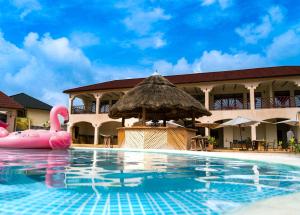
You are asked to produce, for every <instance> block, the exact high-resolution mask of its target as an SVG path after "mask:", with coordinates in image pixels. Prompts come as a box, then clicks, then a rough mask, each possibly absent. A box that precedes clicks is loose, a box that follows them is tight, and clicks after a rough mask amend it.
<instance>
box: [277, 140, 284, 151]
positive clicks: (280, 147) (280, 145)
mask: <svg viewBox="0 0 300 215" xmlns="http://www.w3.org/2000/svg"><path fill="white" fill-rule="evenodd" d="M282 144H283V142H282V141H278V142H277V146H278V150H280V151H281V150H282Z"/></svg>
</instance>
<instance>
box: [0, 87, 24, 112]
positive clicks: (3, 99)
mask: <svg viewBox="0 0 300 215" xmlns="http://www.w3.org/2000/svg"><path fill="white" fill-rule="evenodd" d="M0 108H11V109H22V108H23V107H22V105H20V104H19V103H18V102H16V101H15V100H13V99H12V98H10V97H9V96H8V95H6V94H5V93H3V92H2V91H0Z"/></svg>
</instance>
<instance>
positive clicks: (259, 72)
mask: <svg viewBox="0 0 300 215" xmlns="http://www.w3.org/2000/svg"><path fill="white" fill-rule="evenodd" d="M295 75H300V66H279V67H265V68H254V69H243V70H231V71H222V72H207V73H192V74H185V75H173V76H165V77H166V78H167V79H168V80H169V81H171V82H172V83H173V84H186V83H201V82H202V83H203V82H213V81H227V80H242V79H255V78H273V77H284V76H295ZM143 79H144V78H135V79H123V80H114V81H108V82H103V83H98V84H93V85H88V86H83V87H77V88H73V89H68V90H65V91H64V93H72V92H81V91H94V90H111V89H122V88H131V87H134V86H135V85H137V84H138V83H139V82H141V81H142V80H143Z"/></svg>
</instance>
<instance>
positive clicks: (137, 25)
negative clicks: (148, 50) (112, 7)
mask: <svg viewBox="0 0 300 215" xmlns="http://www.w3.org/2000/svg"><path fill="white" fill-rule="evenodd" d="M130 13H131V14H130V15H129V16H128V17H126V18H125V19H124V20H123V23H124V24H125V26H126V27H127V28H128V29H129V30H132V31H134V32H136V33H138V34H139V35H146V34H148V33H149V32H151V30H152V29H153V25H154V24H155V23H157V22H159V21H163V20H169V19H170V18H171V16H170V15H168V14H165V12H164V10H163V9H161V8H154V9H152V10H150V11H144V10H142V9H134V10H132V11H131V12H130Z"/></svg>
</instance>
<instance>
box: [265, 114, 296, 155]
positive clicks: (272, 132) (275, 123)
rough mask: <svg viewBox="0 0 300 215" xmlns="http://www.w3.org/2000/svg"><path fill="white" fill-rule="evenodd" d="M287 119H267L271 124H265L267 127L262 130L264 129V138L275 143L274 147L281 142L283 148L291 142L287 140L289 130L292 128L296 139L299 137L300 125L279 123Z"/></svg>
mask: <svg viewBox="0 0 300 215" xmlns="http://www.w3.org/2000/svg"><path fill="white" fill-rule="evenodd" d="M284 120H287V118H272V119H266V120H265V121H267V122H271V123H272V124H271V123H270V124H265V127H264V128H262V129H261V130H262V131H264V132H265V133H264V138H265V140H266V141H267V142H269V143H273V145H274V147H277V146H278V144H279V143H280V144H281V146H282V148H283V149H285V148H287V147H288V145H289V143H288V140H287V132H288V131H289V130H292V131H293V133H294V136H295V138H296V141H297V140H298V139H299V136H300V130H299V127H298V126H291V125H288V124H285V123H279V122H281V121H284Z"/></svg>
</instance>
